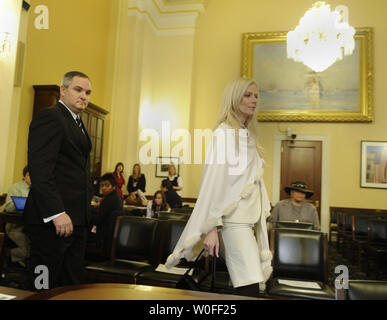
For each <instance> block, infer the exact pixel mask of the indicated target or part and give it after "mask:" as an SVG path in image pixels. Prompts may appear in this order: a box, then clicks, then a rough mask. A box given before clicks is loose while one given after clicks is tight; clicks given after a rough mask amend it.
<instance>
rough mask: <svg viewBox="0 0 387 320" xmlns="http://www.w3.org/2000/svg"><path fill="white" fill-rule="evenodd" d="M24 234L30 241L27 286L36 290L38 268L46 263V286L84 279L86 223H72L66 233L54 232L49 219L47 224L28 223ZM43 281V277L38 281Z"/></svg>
mask: <svg viewBox="0 0 387 320" xmlns="http://www.w3.org/2000/svg"><path fill="white" fill-rule="evenodd" d="M26 231H27V234H28V236H29V238H30V241H31V252H30V260H29V263H28V265H29V271H30V272H29V273H30V277H29V284H28V286H29V289H30V290H39V289H42V288H39V286H38V287H37V285H36V282H39V281H37V280H41V278H39V279H37V278H38V277H39V276H40V274H43V272H42V271H40V272H41V273H39V272H37V271H39V270H42V268H41V267H38V268H36V267H37V266H45V267H47V269H46V270H48V283H49V289H52V288H55V287H60V286H65V285H74V284H80V283H83V281H84V259H85V250H86V244H87V231H88V227H86V226H74V230H73V233H72V234H71V235H70V236H68V237H67V238H65V237H59V236H58V235H57V234H56V230H55V226H54V225H53V223H52V222H50V223H47V225H28V226H27V227H26ZM40 282H41V283H42V281H40Z"/></svg>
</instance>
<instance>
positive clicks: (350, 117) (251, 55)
mask: <svg viewBox="0 0 387 320" xmlns="http://www.w3.org/2000/svg"><path fill="white" fill-rule="evenodd" d="M286 34H287V32H264V33H245V34H243V52H242V76H244V77H249V78H254V79H255V80H256V81H257V82H258V86H259V95H260V96H259V113H258V120H259V121H325V122H371V121H373V116H374V113H373V71H372V69H373V67H372V64H373V53H372V29H371V28H357V29H356V34H355V49H354V52H353V54H352V55H350V56H344V58H343V60H339V61H336V62H335V63H334V64H333V65H332V66H330V67H329V68H328V69H326V70H324V71H322V72H315V71H313V70H311V69H310V68H308V67H307V66H305V65H304V64H303V63H301V62H295V61H294V60H293V59H289V58H287V53H286Z"/></svg>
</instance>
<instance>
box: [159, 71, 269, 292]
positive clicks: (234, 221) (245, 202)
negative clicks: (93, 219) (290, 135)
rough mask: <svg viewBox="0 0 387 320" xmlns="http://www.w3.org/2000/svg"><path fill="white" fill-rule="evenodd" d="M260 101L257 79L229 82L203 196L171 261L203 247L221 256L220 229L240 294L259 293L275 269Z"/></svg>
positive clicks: (208, 159)
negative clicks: (269, 234) (259, 126)
mask: <svg viewBox="0 0 387 320" xmlns="http://www.w3.org/2000/svg"><path fill="white" fill-rule="evenodd" d="M257 103H258V86H257V84H256V82H255V81H254V80H251V79H246V78H238V79H236V80H233V81H231V82H230V83H229V84H228V85H227V86H226V88H225V90H224V93H223V100H222V109H221V112H220V117H219V120H218V123H217V127H216V130H215V132H214V135H213V138H212V141H211V143H210V145H209V146H208V148H207V151H206V162H205V165H204V169H203V176H202V181H201V186H200V190H199V195H198V200H197V202H196V205H195V208H194V211H193V212H192V214H191V217H190V219H189V221H188V222H187V225H186V227H185V229H184V231H183V233H182V235H181V237H180V239H179V241H178V242H177V244H176V247H175V249H174V251H173V253H172V254H171V255H170V256H169V257H168V259H167V262H166V266H167V267H172V266H174V265H176V264H177V263H178V262H179V261H180V259H181V258H186V259H187V260H189V261H191V260H193V259H194V258H195V257H196V256H197V254H198V252H200V250H201V248H203V246H204V248H205V249H206V250H207V251H208V253H209V254H210V255H216V256H219V236H218V231H221V233H222V239H223V243H224V247H225V258H226V264H227V268H228V271H229V274H230V278H231V281H232V284H233V286H234V287H235V288H236V292H237V294H239V295H248V296H258V294H259V283H265V282H266V281H267V280H268V278H269V277H270V274H271V272H272V268H271V258H272V256H271V252H270V250H269V244H268V237H267V227H266V218H267V217H268V216H269V215H270V202H269V199H268V196H267V192H266V187H265V184H264V182H263V178H262V175H263V160H262V159H261V157H260V152H259V149H260V148H259V146H258V145H257V139H256V108H257ZM254 226H255V227H256V228H255V229H256V234H255V235H254V232H253V227H254Z"/></svg>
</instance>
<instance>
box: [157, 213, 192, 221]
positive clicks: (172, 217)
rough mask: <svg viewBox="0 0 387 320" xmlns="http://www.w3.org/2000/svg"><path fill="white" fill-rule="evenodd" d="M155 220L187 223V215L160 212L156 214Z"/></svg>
mask: <svg viewBox="0 0 387 320" xmlns="http://www.w3.org/2000/svg"><path fill="white" fill-rule="evenodd" d="M157 219H160V220H182V221H185V222H187V220H188V219H189V215H187V214H181V213H177V212H167V211H160V212H158V215H157Z"/></svg>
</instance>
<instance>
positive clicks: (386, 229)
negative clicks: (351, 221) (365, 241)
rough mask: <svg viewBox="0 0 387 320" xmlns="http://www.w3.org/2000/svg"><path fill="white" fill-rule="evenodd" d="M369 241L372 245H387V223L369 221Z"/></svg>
mask: <svg viewBox="0 0 387 320" xmlns="http://www.w3.org/2000/svg"><path fill="white" fill-rule="evenodd" d="M368 237H369V240H370V242H372V243H386V241H387V221H385V220H370V221H369V234H368Z"/></svg>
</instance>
